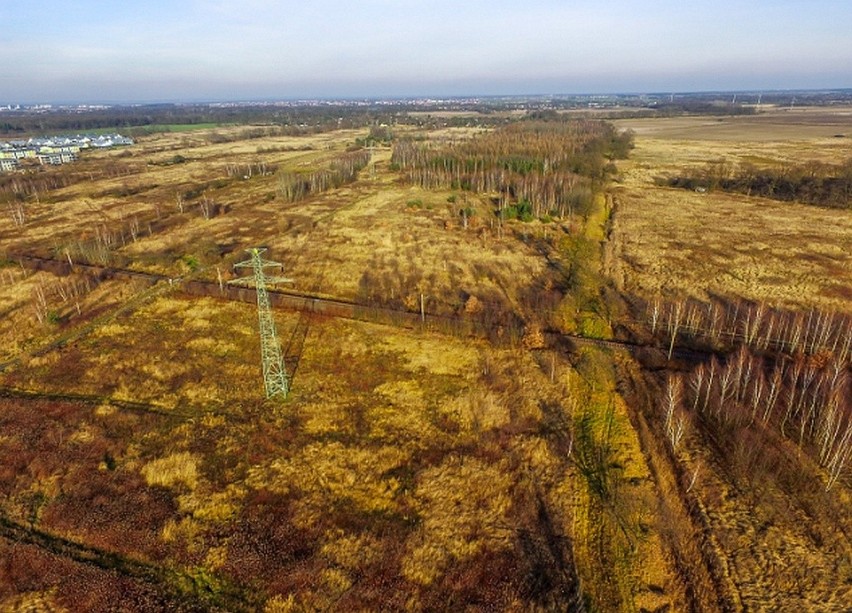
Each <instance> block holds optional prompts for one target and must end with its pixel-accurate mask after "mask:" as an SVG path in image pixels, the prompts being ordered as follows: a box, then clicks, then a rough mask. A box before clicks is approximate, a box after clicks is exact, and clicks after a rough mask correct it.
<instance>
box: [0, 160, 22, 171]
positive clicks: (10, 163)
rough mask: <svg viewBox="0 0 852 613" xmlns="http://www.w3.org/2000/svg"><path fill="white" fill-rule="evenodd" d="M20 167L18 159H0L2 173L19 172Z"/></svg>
mask: <svg viewBox="0 0 852 613" xmlns="http://www.w3.org/2000/svg"><path fill="white" fill-rule="evenodd" d="M20 165H21V163H20V162H19V161H18V160H17V159H16V158H0V172H9V171H12V170H17V169H18V167H19V166H20Z"/></svg>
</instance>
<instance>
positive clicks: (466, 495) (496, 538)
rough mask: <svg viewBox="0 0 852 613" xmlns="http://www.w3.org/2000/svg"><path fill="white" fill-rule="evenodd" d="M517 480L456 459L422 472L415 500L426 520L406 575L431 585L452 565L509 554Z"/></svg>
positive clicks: (412, 542)
mask: <svg viewBox="0 0 852 613" xmlns="http://www.w3.org/2000/svg"><path fill="white" fill-rule="evenodd" d="M513 480H514V478H513V477H512V476H511V475H510V474H509V473H508V471H507V470H506V468H501V467H500V466H499V465H493V464H484V463H483V462H481V461H478V460H476V459H471V458H466V459H462V458H459V457H454V456H450V457H449V458H448V459H447V460H446V461H445V462H444V463H443V464H442V465H440V466H436V467H434V468H430V469H427V470H425V471H423V472H422V473H421V474H420V476H419V478H418V484H417V490H416V496H417V498H418V501H419V509H418V510H419V511H420V513H421V514H422V515H423V517H424V520H423V523H422V524H421V526H420V528H419V529H418V530H417V532H415V533H414V534H413V535H412V536H411V537H410V538H409V541H408V544H407V552H406V556H405V558H404V559H403V561H402V574H403V576H405V577H406V578H408V579H410V580H412V581H416V582H417V583H422V584H425V585H428V584H430V583H431V582H432V581H434V580H435V579H436V578H437V577H438V576H439V575H440V574H442V573H443V572H444V571H445V570H446V568H447V567H448V566H449V565H450V564H451V563H452V562H455V561H464V560H467V559H469V558H472V557H473V556H476V555H477V554H479V553H481V552H483V551H500V550H504V549H508V548H509V547H510V543H511V535H512V531H511V528H510V526H509V524H508V522H507V518H506V513H507V511H508V509H509V506H510V505H511V497H510V493H509V488H510V486H511V484H512V482H513Z"/></svg>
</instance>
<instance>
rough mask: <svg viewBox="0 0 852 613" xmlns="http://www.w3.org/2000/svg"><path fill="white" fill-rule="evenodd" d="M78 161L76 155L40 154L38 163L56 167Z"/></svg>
mask: <svg viewBox="0 0 852 613" xmlns="http://www.w3.org/2000/svg"><path fill="white" fill-rule="evenodd" d="M76 160H77V154H76V153H68V152H66V153H39V155H38V161H39V162H41V163H42V164H45V165H47V164H49V165H52V166H56V165H59V164H67V163H68V162H75V161H76Z"/></svg>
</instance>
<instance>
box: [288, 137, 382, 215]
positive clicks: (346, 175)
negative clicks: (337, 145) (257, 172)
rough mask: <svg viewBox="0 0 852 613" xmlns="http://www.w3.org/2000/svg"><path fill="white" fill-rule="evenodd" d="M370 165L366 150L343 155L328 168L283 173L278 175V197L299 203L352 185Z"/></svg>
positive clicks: (332, 161)
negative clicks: (343, 186) (330, 190)
mask: <svg viewBox="0 0 852 613" xmlns="http://www.w3.org/2000/svg"><path fill="white" fill-rule="evenodd" d="M369 163H370V152H369V151H365V150H359V151H350V152H346V153H343V154H341V155H339V156H337V157H335V158H334V159H332V160H331V162H330V164H329V166H328V168H324V169H322V170H316V171H313V172H308V173H296V172H292V171H282V172H279V173H278V196H279V197H280V198H282V199H283V200H284V201H285V202H298V201H299V200H303V199H305V198H307V197H308V196H310V195H313V194H317V193H320V192H324V191H326V190H329V189H334V188H336V187H340V186H341V185H345V184H346V183H351V182H352V181H354V180H355V179H356V178H357V177H358V171H360V170H361V169H362V168H364V167H365V166H367V164H369Z"/></svg>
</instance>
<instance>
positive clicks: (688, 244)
mask: <svg viewBox="0 0 852 613" xmlns="http://www.w3.org/2000/svg"><path fill="white" fill-rule="evenodd" d="M616 123H617V125H619V126H620V127H623V128H628V129H633V130H635V131H636V134H637V141H636V149H635V150H634V151H633V153H632V155H631V160H630V162H629V163H628V164H624V165H622V167H621V168H622V173H623V174H622V177H621V181H620V184H619V185H618V187H617V188H616V190H615V197H616V199H617V200H618V203H619V205H618V209H617V213H616V215H615V224H614V229H613V242H614V248H615V249H616V250H617V251H618V252H619V259H620V261H621V262H622V266H623V267H622V269H621V270H620V271H619V272H617V273H616V275H617V276H618V278H619V279H620V281H621V282H622V283H624V284H625V285H626V287H628V288H629V290H630V291H635V292H638V293H642V292H649V293H654V292H662V293H666V292H673V293H682V294H686V295H690V296H694V297H701V298H707V297H708V296H710V295H715V294H719V295H723V296H728V297H732V296H739V297H743V298H747V299H750V300H765V301H768V302H770V303H773V304H776V305H786V306H793V307H799V308H819V307H822V308H826V309H829V310H838V311H844V312H850V311H852V294H850V288H852V216H850V214H849V212H848V211H838V210H834V209H827V208H818V207H812V206H806V205H802V204H796V203H786V202H777V201H773V200H770V199H767V198H756V197H749V196H746V195H743V194H730V193H724V192H721V191H713V192H707V193H697V192H694V191H692V192H690V191H687V190H683V189H674V188H668V187H664V186H660V185H659V184H658V183H659V182H658V181H657V180H656V179H657V178H658V177H671V176H676V175H678V174H679V173H682V172H684V169H690V168H691V169H701V168H704V167H706V166H707V165H708V164H710V163H714V162H719V161H723V160H724V161H725V162H727V163H729V164H730V165H732V166H734V167H736V166H738V165H742V164H755V165H758V166H767V167H780V166H785V165H788V166H789V165H792V164H795V163H806V162H811V161H812V162H825V163H842V162H845V161H846V160H847V159H849V158H850V157H852V145H850V143H852V115H850V113H849V112H848V111H845V110H841V111H838V112H837V113H828V112H827V111H825V110H816V109H811V110H804V109H803V110H796V111H788V110H774V111H772V112H771V113H766V116H763V115H758V116H755V117H752V116H746V117H734V118H725V119H719V118H701V117H694V118H672V119H654V120H649V119H641V120H619V121H617V122H616ZM836 134H846V136H845V137H843V138H839V137H836V136H835V135H836Z"/></svg>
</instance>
